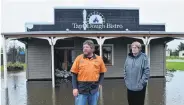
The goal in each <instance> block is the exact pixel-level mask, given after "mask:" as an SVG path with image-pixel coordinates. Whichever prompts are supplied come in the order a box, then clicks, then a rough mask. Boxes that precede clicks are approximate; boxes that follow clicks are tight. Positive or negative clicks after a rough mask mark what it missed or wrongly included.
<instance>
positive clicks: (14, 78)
mask: <svg viewBox="0 0 184 105" xmlns="http://www.w3.org/2000/svg"><path fill="white" fill-rule="evenodd" d="M183 77H184V72H181V71H176V72H173V73H171V74H169V75H168V76H167V77H166V78H151V79H150V80H149V85H148V94H147V95H146V101H145V105H184V83H183ZM25 78H26V76H25V72H18V73H9V74H8V81H9V82H8V90H5V89H4V88H3V84H4V83H3V82H4V81H3V78H1V82H2V84H1V85H2V87H1V92H2V93H1V105H74V98H73V96H72V86H71V83H70V82H65V81H63V82H62V83H61V84H59V86H57V87H56V88H55V89H52V86H51V85H52V84H51V81H29V82H26V80H25ZM99 105H128V104H127V97H126V88H125V85H124V81H123V79H108V80H105V81H104V84H103V91H102V95H101V97H100V100H99Z"/></svg>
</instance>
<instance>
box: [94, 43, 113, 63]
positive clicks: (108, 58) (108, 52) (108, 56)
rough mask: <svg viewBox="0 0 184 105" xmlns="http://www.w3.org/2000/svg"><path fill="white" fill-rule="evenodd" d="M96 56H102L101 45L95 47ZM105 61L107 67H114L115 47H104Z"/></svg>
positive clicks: (107, 45) (110, 45) (108, 45)
mask: <svg viewBox="0 0 184 105" xmlns="http://www.w3.org/2000/svg"><path fill="white" fill-rule="evenodd" d="M95 54H97V55H100V49H99V45H95ZM102 56H103V61H104V63H105V64H106V65H113V45H112V44H104V45H103V46H102Z"/></svg>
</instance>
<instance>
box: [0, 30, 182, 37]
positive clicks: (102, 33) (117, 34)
mask: <svg viewBox="0 0 184 105" xmlns="http://www.w3.org/2000/svg"><path fill="white" fill-rule="evenodd" d="M1 34H2V35H4V36H5V37H41V36H42V37H43V36H44V37H46V36H54V37H56V36H60V37H61V36H64V37H67V36H68V37H81V36H88V37H89V36H107V37H121V36H125V37H126V36H128V37H130V36H132V37H144V36H150V37H151V36H153V37H184V32H165V31H32V32H10V33H1Z"/></svg>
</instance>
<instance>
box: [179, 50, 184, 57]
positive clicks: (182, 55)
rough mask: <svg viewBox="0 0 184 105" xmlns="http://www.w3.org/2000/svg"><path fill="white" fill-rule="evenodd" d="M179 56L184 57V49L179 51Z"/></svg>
mask: <svg viewBox="0 0 184 105" xmlns="http://www.w3.org/2000/svg"><path fill="white" fill-rule="evenodd" d="M179 57H181V58H184V50H183V51H180V52H179Z"/></svg>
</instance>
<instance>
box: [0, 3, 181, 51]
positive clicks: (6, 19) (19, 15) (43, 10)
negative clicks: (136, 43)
mask: <svg viewBox="0 0 184 105" xmlns="http://www.w3.org/2000/svg"><path fill="white" fill-rule="evenodd" d="M54 7H81V8H83V7H121V8H138V9H139V12H140V24H159V23H161V24H163V23H164V24H165V25H166V31H167V32H184V26H183V25H184V20H183V19H184V1H183V0H2V15H1V16H2V27H1V31H2V32H24V31H25V26H24V25H25V23H26V22H33V23H38V22H39V23H40V22H41V23H47V22H49V23H53V22H54V15H53V11H54ZM180 42H184V40H174V41H172V42H170V43H168V47H169V48H171V49H175V48H176V47H177V45H178V44H179V43H180Z"/></svg>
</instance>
